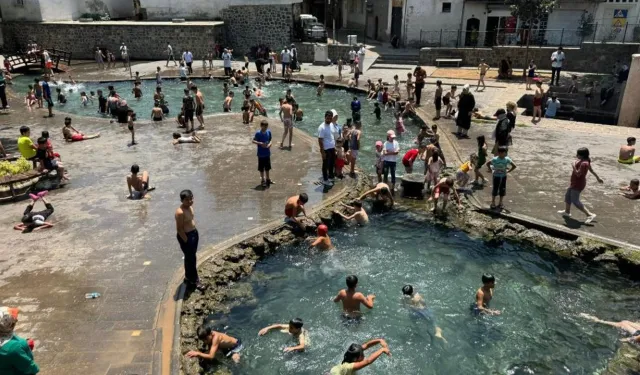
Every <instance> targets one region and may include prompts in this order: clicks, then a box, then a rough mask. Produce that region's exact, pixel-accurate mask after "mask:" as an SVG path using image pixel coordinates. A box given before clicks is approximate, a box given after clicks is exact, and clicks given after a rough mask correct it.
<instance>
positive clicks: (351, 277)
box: [346, 275, 358, 289]
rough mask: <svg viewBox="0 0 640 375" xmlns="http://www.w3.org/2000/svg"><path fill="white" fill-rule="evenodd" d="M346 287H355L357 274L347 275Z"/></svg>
mask: <svg viewBox="0 0 640 375" xmlns="http://www.w3.org/2000/svg"><path fill="white" fill-rule="evenodd" d="M346 281H347V288H349V289H355V288H356V287H357V286H358V276H356V275H349V276H347V280H346Z"/></svg>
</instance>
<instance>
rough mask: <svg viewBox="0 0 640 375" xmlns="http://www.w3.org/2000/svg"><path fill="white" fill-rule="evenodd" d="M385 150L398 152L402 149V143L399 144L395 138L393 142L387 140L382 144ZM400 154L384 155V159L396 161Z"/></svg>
mask: <svg viewBox="0 0 640 375" xmlns="http://www.w3.org/2000/svg"><path fill="white" fill-rule="evenodd" d="M382 149H383V150H386V151H387V152H398V151H400V145H398V141H396V140H393V141H392V142H389V141H386V142H385V143H384V145H383V146H382ZM397 156H398V155H386V154H385V155H383V156H382V160H384V161H392V162H395V161H396V158H397Z"/></svg>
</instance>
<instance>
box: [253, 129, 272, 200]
mask: <svg viewBox="0 0 640 375" xmlns="http://www.w3.org/2000/svg"><path fill="white" fill-rule="evenodd" d="M268 128H269V123H268V122H267V120H262V121H261V122H260V130H258V131H257V132H256V134H255V135H254V136H253V141H252V142H253V144H255V145H256V146H258V171H259V172H260V180H261V185H262V187H263V188H266V187H267V186H269V185H271V184H273V181H271V179H270V178H269V171H270V170H271V130H269V129H268ZM265 174H266V175H267V179H266V180H265V178H264V177H265Z"/></svg>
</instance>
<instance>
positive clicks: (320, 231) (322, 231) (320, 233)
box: [318, 224, 329, 237]
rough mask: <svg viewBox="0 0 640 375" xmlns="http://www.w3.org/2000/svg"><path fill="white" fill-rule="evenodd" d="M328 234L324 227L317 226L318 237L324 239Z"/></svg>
mask: <svg viewBox="0 0 640 375" xmlns="http://www.w3.org/2000/svg"><path fill="white" fill-rule="evenodd" d="M327 234H329V228H327V226H326V225H324V224H321V225H318V237H324V236H326V235H327Z"/></svg>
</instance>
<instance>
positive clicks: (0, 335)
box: [0, 309, 40, 375]
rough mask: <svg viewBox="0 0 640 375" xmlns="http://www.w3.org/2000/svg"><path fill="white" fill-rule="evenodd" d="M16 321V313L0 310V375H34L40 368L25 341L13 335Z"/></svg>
mask: <svg viewBox="0 0 640 375" xmlns="http://www.w3.org/2000/svg"><path fill="white" fill-rule="evenodd" d="M17 321H18V319H17V314H16V313H13V314H12V312H10V311H8V310H5V309H0V374H2V375H35V374H37V373H38V372H40V368H39V367H38V365H37V364H36V363H35V361H34V360H33V353H31V349H30V348H29V344H28V343H27V340H25V339H23V338H20V337H18V336H16V335H15V334H14V333H13V329H14V328H15V326H16V322H17Z"/></svg>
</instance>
